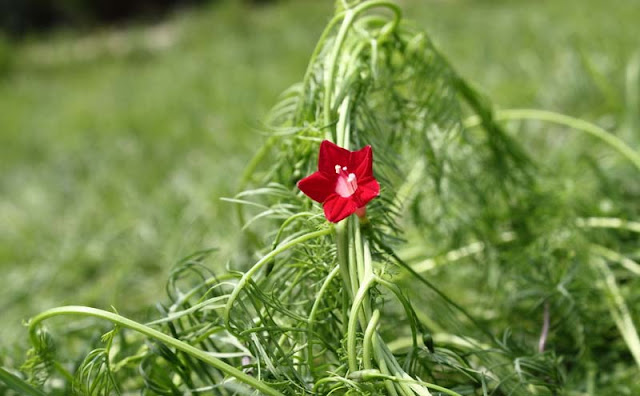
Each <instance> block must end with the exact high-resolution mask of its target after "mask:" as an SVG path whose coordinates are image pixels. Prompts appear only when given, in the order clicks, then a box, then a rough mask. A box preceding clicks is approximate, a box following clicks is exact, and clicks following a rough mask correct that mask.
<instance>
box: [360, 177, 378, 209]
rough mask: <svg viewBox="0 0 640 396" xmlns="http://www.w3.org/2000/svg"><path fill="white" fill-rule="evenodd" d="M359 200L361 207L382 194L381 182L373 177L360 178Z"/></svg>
mask: <svg viewBox="0 0 640 396" xmlns="http://www.w3.org/2000/svg"><path fill="white" fill-rule="evenodd" d="M356 195H357V200H358V204H359V206H360V207H363V206H365V205H366V204H367V203H368V202H369V201H371V200H372V199H374V198H375V197H377V196H378V195H380V184H378V181H377V180H376V179H374V178H373V177H370V178H367V179H365V180H362V181H360V180H358V189H357V190H356Z"/></svg>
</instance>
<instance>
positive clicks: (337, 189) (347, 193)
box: [298, 140, 380, 223]
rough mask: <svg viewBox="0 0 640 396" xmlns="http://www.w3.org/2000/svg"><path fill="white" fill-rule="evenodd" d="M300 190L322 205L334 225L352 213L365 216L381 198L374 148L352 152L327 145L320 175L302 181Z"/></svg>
mask: <svg viewBox="0 0 640 396" xmlns="http://www.w3.org/2000/svg"><path fill="white" fill-rule="evenodd" d="M298 188H299V189H300V190H302V192H303V193H305V194H306V195H308V196H309V198H311V199H313V200H314V201H317V202H320V203H322V207H323V208H324V215H325V217H326V218H327V220H329V221H330V222H332V223H337V222H339V221H340V220H342V219H344V218H345V217H347V216H349V215H351V214H352V213H357V214H358V215H359V216H363V215H364V207H365V205H366V204H367V203H368V202H369V201H371V200H372V199H373V198H375V197H377V196H378V194H380V185H379V184H378V182H377V181H376V179H375V178H374V177H373V152H372V150H371V146H366V147H364V148H362V149H360V150H358V151H349V150H346V149H343V148H342V147H340V146H337V145H335V144H333V143H331V142H330V141H328V140H325V141H323V142H322V143H321V144H320V154H319V156H318V171H317V172H315V173H314V174H312V175H310V176H307V177H305V178H304V179H302V180H300V181H299V182H298Z"/></svg>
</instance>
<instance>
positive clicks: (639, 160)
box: [465, 109, 640, 171]
mask: <svg viewBox="0 0 640 396" xmlns="http://www.w3.org/2000/svg"><path fill="white" fill-rule="evenodd" d="M494 119H495V120H496V121H508V120H541V121H548V122H553V123H555V124H560V125H565V126H568V127H570V128H573V129H576V130H579V131H583V132H585V133H587V134H589V135H591V136H593V137H594V138H596V139H599V140H601V141H602V142H604V143H606V144H607V145H609V146H610V147H612V148H614V149H615V150H616V151H618V152H619V153H620V154H622V155H623V156H624V157H625V158H627V159H628V160H629V161H631V162H632V163H633V165H634V166H635V167H636V168H637V169H638V170H639V171H640V153H638V152H636V151H635V150H633V149H632V148H631V147H629V146H628V145H627V144H626V143H625V142H624V141H623V140H622V139H620V138H618V137H617V136H615V135H613V134H611V133H609V132H607V131H606V130H605V129H603V128H600V127H599V126H597V125H595V124H592V123H590V122H587V121H584V120H581V119H579V118H574V117H570V116H567V115H564V114H559V113H554V112H551V111H546V110H535V109H509V110H498V111H496V112H495V115H494ZM479 124H480V119H479V118H478V117H477V116H473V117H470V118H469V119H467V120H466V122H465V127H467V128H470V127H474V126H477V125H479Z"/></svg>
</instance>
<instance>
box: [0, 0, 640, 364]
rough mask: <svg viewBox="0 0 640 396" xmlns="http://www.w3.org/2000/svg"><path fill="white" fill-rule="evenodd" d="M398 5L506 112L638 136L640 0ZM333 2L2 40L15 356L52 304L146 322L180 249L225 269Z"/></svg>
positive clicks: (435, 0)
mask: <svg viewBox="0 0 640 396" xmlns="http://www.w3.org/2000/svg"><path fill="white" fill-rule="evenodd" d="M400 3H401V5H402V7H403V8H404V9H405V15H406V16H407V17H408V18H410V19H413V20H414V21H415V23H416V24H417V25H419V26H421V27H423V28H424V29H426V30H427V32H428V33H429V34H430V35H431V38H432V39H433V40H434V41H435V43H436V44H437V46H438V47H439V48H440V50H441V51H442V52H443V53H444V54H445V55H446V56H447V58H448V59H449V60H450V61H451V62H452V63H453V65H454V67H456V68H457V69H458V70H459V71H460V72H461V73H462V74H463V75H464V76H465V77H467V78H468V79H470V80H471V81H473V82H475V83H476V84H478V86H479V87H480V88H481V89H482V90H483V91H484V92H486V93H487V94H488V95H489V96H490V98H492V100H493V101H494V103H496V105H497V106H499V107H510V108H512V107H534V108H542V109H552V110H555V111H559V112H564V113H567V114H571V115H574V116H579V117H584V118H585V119H587V120H591V121H595V122H597V123H598V124H600V125H601V126H604V127H606V128H608V129H610V130H615V131H618V132H619V133H620V134H622V135H623V137H625V138H626V139H628V140H629V141H634V142H636V143H637V142H638V137H637V136H633V134H634V133H635V134H636V135H637V131H638V129H633V128H631V127H629V123H633V124H635V125H638V124H637V123H638V112H639V110H640V109H638V108H637V105H638V103H637V102H636V101H634V96H633V92H637V90H639V89H640V87H639V86H633V85H634V84H638V81H637V80H634V78H633V71H632V69H633V67H632V66H630V65H632V59H633V57H634V56H637V53H638V51H639V50H640V38H639V36H638V34H637V33H638V29H637V21H638V20H640V2H638V1H636V0H608V1H605V0H563V1H497V0H496V1H490V0H485V1H480V0H404V1H400ZM332 11H333V2H332V1H311V0H306V1H300V0H299V1H293V0H290V1H276V2H271V3H266V4H256V3H251V2H239V1H218V2H214V3H211V4H204V5H200V6H198V7H195V8H188V9H182V10H179V11H175V12H173V13H171V14H170V15H168V16H166V17H165V18H163V19H162V20H159V21H154V22H148V23H139V22H138V23H129V24H122V23H121V24H120V25H118V26H116V27H114V26H111V27H102V28H93V29H83V30H82V31H77V30H76V31H74V30H70V29H63V30H61V29H58V30H53V31H49V32H46V33H39V34H34V35H32V36H30V37H28V38H27V39H24V40H21V41H20V42H15V41H10V40H9V39H7V38H2V39H0V128H1V129H0V271H1V274H2V275H1V276H0V317H1V318H2V325H1V326H0V364H6V365H9V366H11V365H14V363H19V361H20V360H21V359H22V356H23V355H22V353H23V352H24V348H25V346H26V338H27V337H26V336H27V335H26V332H25V331H24V329H23V327H22V325H21V321H22V320H24V319H27V318H29V317H30V316H32V315H34V314H36V313H37V312H39V311H41V310H44V309H46V308H50V307H54V306H58V305H63V304H84V305H92V306H97V307H101V308H108V307H109V306H111V305H113V306H115V307H116V308H117V309H118V311H119V312H120V313H122V314H124V315H128V316H134V317H136V318H138V319H141V320H143V319H144V318H145V317H146V315H148V314H149V312H152V310H153V304H154V303H155V302H157V301H161V300H163V299H164V288H163V285H164V281H165V279H166V278H167V275H168V272H169V270H170V268H171V266H172V264H173V263H175V262H176V261H177V260H179V259H180V258H181V257H183V256H185V255H187V254H189V253H192V252H194V251H196V250H199V249H203V248H209V247H218V248H220V249H221V253H220V255H219V257H220V258H221V260H220V264H221V266H222V265H224V264H225V258H226V257H230V256H231V252H232V251H233V249H236V247H237V244H236V243H235V241H236V239H237V237H238V235H239V226H238V225H237V224H236V223H235V219H234V218H233V216H232V211H231V209H232V207H231V206H230V204H228V203H224V202H221V201H220V200H219V198H220V197H224V196H230V195H232V194H234V192H235V191H234V186H235V184H236V179H237V177H239V175H240V174H241V172H242V169H243V166H244V164H246V162H247V161H248V160H249V158H250V157H251V155H252V154H253V152H254V151H255V150H257V149H258V147H259V146H260V144H261V142H262V141H263V137H262V136H261V135H260V133H259V132H258V130H259V121H260V119H261V117H262V116H263V115H264V114H265V113H266V111H267V110H268V108H269V106H270V105H271V104H272V103H274V102H275V100H276V98H277V95H278V94H279V92H281V91H282V90H284V89H285V88H287V87H288V86H289V85H290V84H292V83H294V82H296V81H298V80H299V79H300V78H301V77H302V74H303V73H304V69H305V66H306V62H307V60H308V57H309V55H310V54H311V51H312V50H313V46H314V45H315V41H316V39H317V38H318V36H319V34H320V33H321V31H322V29H323V27H324V24H325V23H326V22H327V21H328V19H329V17H330V15H331V13H332ZM630 70H631V71H630ZM629 76H631V77H629ZM634 90H635V91H634ZM567 147H570V146H565V147H564V148H563V149H566V148H567ZM636 148H638V147H637V144H636Z"/></svg>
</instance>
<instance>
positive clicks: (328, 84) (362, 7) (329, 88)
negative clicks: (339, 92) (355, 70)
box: [305, 0, 402, 125]
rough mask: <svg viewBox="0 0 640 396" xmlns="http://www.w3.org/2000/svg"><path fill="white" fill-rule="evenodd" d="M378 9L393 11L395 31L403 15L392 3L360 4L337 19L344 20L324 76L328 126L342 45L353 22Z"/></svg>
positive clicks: (382, 1)
mask: <svg viewBox="0 0 640 396" xmlns="http://www.w3.org/2000/svg"><path fill="white" fill-rule="evenodd" d="M376 7H386V8H389V9H390V10H391V11H393V13H394V20H393V25H392V26H391V29H390V30H391V31H393V30H394V29H395V28H396V26H397V25H398V24H399V22H400V17H401V15H402V12H401V11H400V7H398V5H397V4H394V3H392V2H390V1H386V0H377V1H375V0H374V1H366V2H364V3H361V4H359V5H358V6H356V7H355V8H353V9H349V10H346V11H344V12H343V13H341V14H339V16H338V17H337V18H342V25H341V26H340V30H339V31H338V35H337V36H336V39H335V42H334V44H333V48H332V51H331V54H329V58H328V62H327V66H326V68H325V76H324V77H325V89H324V109H323V110H324V121H325V124H326V125H329V124H331V123H332V119H331V108H332V106H331V99H332V93H333V86H334V84H335V81H334V80H335V72H336V65H337V63H338V56H339V55H340V51H341V49H342V45H343V44H344V41H345V38H346V35H347V32H348V31H349V28H350V27H351V25H352V24H353V21H354V19H355V17H356V16H358V14H360V13H362V12H364V11H367V10H369V9H371V8H376ZM334 19H336V18H334ZM335 23H337V21H336V22H334V21H333V20H332V21H331V23H330V26H331V27H332V26H333V25H334V24H335ZM326 31H327V30H325V32H326ZM323 39H326V37H325V35H324V33H323ZM314 54H315V55H316V56H317V54H316V52H315V51H314ZM310 67H311V65H310ZM305 78H306V76H305Z"/></svg>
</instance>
